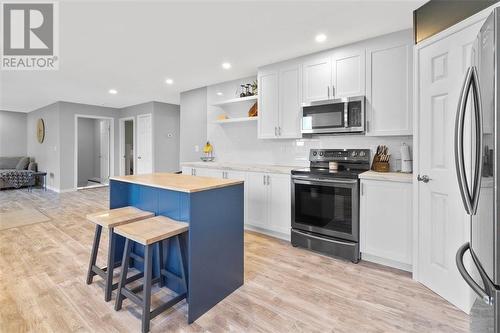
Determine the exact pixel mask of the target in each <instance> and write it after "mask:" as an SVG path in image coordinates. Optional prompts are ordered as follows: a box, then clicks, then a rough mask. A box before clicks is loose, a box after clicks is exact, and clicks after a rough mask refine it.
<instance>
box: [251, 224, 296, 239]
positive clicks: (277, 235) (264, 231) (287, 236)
mask: <svg viewBox="0 0 500 333" xmlns="http://www.w3.org/2000/svg"><path fill="white" fill-rule="evenodd" d="M244 227H245V230H250V231H255V232H258V233H260V234H264V235H267V236H270V237H274V238H279V239H282V240H285V241H287V242H289V241H290V234H284V233H281V232H276V231H271V230H268V229H263V228H259V227H256V226H253V225H250V224H245V226H244Z"/></svg>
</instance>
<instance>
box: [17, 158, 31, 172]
mask: <svg viewBox="0 0 500 333" xmlns="http://www.w3.org/2000/svg"><path fill="white" fill-rule="evenodd" d="M29 164H30V158H29V157H23V158H21V159H20V160H19V162H17V165H16V169H17V170H26V169H28V165H29Z"/></svg>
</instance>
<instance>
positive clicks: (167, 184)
mask: <svg viewBox="0 0 500 333" xmlns="http://www.w3.org/2000/svg"><path fill="white" fill-rule="evenodd" d="M110 179H111V180H117V181H121V182H127V183H132V184H139V185H145V186H151V187H156V188H163V189H166V190H172V191H178V192H186V193H192V192H200V191H208V190H212V189H216V188H221V187H226V186H233V185H238V184H242V183H243V181H242V180H234V179H218V178H210V177H198V176H190V175H182V174H174V173H149V174H144V175H130V176H118V177H111V178H110Z"/></svg>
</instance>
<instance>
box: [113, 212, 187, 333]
mask: <svg viewBox="0 0 500 333" xmlns="http://www.w3.org/2000/svg"><path fill="white" fill-rule="evenodd" d="M188 227H189V224H187V223H184V222H179V221H175V220H172V219H170V218H168V217H165V216H155V217H152V218H149V219H146V220H142V221H139V222H134V223H130V224H126V225H122V226H119V227H117V228H116V229H115V232H116V233H117V234H119V235H122V236H123V237H125V238H126V239H125V250H124V252H123V259H122V271H121V275H120V282H119V285H118V292H117V293H118V296H117V297H116V303H115V310H117V311H118V310H120V309H121V308H122V303H123V300H124V298H125V297H126V298H128V299H130V300H131V301H132V302H134V303H135V304H137V305H139V306H141V308H142V332H148V331H149V324H150V321H151V319H153V318H154V317H156V316H157V315H159V314H160V313H162V312H163V311H165V310H167V309H168V308H170V307H171V306H173V305H175V304H176V303H178V302H180V301H181V300H183V299H184V298H186V295H187V283H186V272H185V269H186V268H185V267H184V262H185V253H184V250H183V249H182V246H181V244H180V239H179V236H180V235H181V234H183V233H185V232H186V231H187V230H188ZM165 240H168V241H170V240H174V241H175V245H176V246H177V248H178V250H179V254H180V256H179V264H180V267H181V272H180V273H181V275H180V276H178V275H177V274H174V273H173V272H170V271H168V270H167V262H164V260H163V241H165ZM133 242H137V243H140V244H142V245H144V280H143V284H142V285H140V286H138V287H136V288H133V289H128V288H127V287H126V284H127V283H128V281H127V271H128V265H127V262H128V261H129V259H130V251H131V249H132V244H133ZM156 243H158V249H159V256H158V259H159V266H160V275H159V276H158V277H157V278H155V279H152V274H153V246H154V245H155V244H156ZM167 261H168V258H167ZM162 276H165V277H167V278H169V279H175V280H177V281H178V282H180V284H181V286H182V287H183V288H184V291H183V292H182V293H181V294H178V295H177V296H175V297H174V298H172V299H171V300H169V301H168V302H166V303H163V304H162V305H160V306H158V307H157V308H156V309H154V310H153V311H151V284H153V283H159V284H160V287H163V282H162V280H163V279H162ZM141 290H144V293H143V297H142V298H140V297H139V296H137V294H136V292H139V291H141Z"/></svg>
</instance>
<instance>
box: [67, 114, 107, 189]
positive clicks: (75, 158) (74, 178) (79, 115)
mask: <svg viewBox="0 0 500 333" xmlns="http://www.w3.org/2000/svg"><path fill="white" fill-rule="evenodd" d="M78 118H90V119H100V120H109V128H110V130H109V159H108V164H109V177H110V178H111V177H112V176H114V175H115V118H113V117H103V116H96V115H89V114H75V141H74V143H75V147H74V148H75V153H74V161H73V163H74V168H73V169H74V175H73V188H72V189H71V190H64V191H76V190H78Z"/></svg>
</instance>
